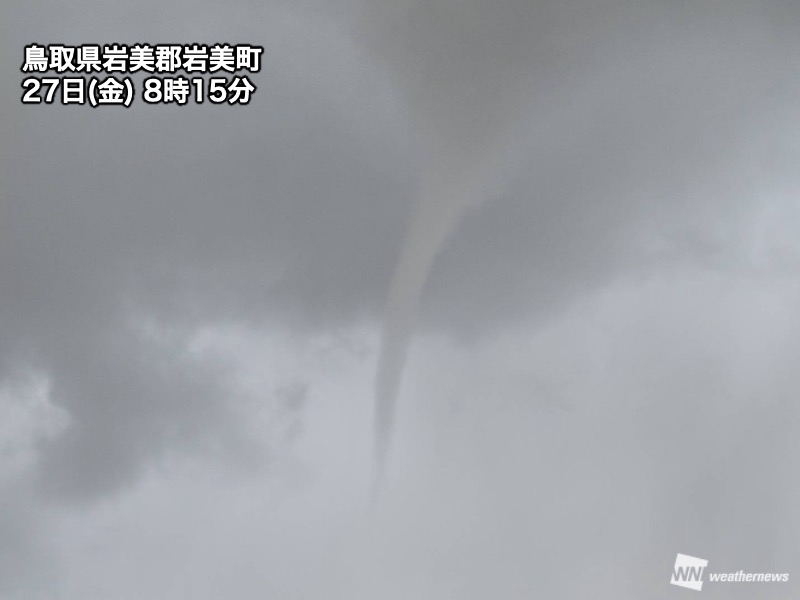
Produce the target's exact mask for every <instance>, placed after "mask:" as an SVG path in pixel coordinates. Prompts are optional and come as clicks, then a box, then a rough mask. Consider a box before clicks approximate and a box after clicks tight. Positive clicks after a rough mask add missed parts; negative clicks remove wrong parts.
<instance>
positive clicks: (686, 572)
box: [669, 553, 789, 592]
mask: <svg viewBox="0 0 800 600" xmlns="http://www.w3.org/2000/svg"><path fill="white" fill-rule="evenodd" d="M707 566H708V561H707V560H706V559H704V558H697V557H696V556H689V555H688V554H680V553H679V554H678V555H677V556H676V557H675V567H674V568H673V570H672V578H671V579H670V580H669V582H670V583H671V584H672V585H677V586H680V587H684V588H688V589H690V590H696V591H698V592H699V591H701V590H702V589H703V575H704V573H705V570H706V567H707ZM708 581H709V583H716V582H723V583H745V582H746V583H765V582H771V583H786V582H787V581H789V574H788V573H745V572H744V571H737V572H735V573H709V574H708Z"/></svg>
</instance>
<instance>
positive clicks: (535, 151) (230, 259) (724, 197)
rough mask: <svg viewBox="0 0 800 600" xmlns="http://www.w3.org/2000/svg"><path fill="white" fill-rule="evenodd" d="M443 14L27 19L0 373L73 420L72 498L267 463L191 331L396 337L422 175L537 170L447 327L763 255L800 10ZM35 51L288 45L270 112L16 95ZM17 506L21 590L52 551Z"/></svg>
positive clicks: (67, 10) (6, 175)
mask: <svg viewBox="0 0 800 600" xmlns="http://www.w3.org/2000/svg"><path fill="white" fill-rule="evenodd" d="M442 6H446V3H442V4H436V3H425V2H417V3H414V2H402V1H400V2H388V1H387V2H370V3H368V5H367V6H366V8H367V9H368V11H367V14H364V13H362V12H358V11H359V10H360V9H361V8H363V7H361V8H359V7H355V8H353V10H352V12H351V11H350V7H349V6H348V5H342V6H340V7H335V8H332V7H328V8H325V9H324V10H323V9H322V8H320V7H319V6H317V5H314V4H309V3H306V4H304V5H303V8H302V9H297V8H289V7H288V5H287V4H280V5H277V4H276V5H275V7H272V6H270V7H267V8H262V7H257V6H256V5H255V4H254V3H241V4H232V5H226V6H224V7H211V6H205V5H202V4H201V5H196V4H190V3H169V4H168V5H163V6H162V4H161V3H149V4H148V3H145V4H142V3H133V4H127V5H124V6H122V5H109V4H107V3H104V4H100V3H78V4H75V3H73V4H69V5H66V4H59V5H56V4H53V3H42V2H40V3H22V2H18V3H7V4H6V5H5V7H4V10H3V23H2V42H0V43H2V48H3V52H2V65H0V68H2V78H3V81H4V88H3V89H4V92H3V96H4V97H3V103H2V106H0V111H2V112H0V115H1V116H2V123H0V126H2V142H1V143H0V152H1V153H2V166H0V169H1V170H2V171H1V172H0V180H2V188H0V194H1V195H0V379H6V378H8V377H11V376H13V375H14V374H15V373H17V372H19V371H26V370H30V369H34V370H36V371H37V372H39V373H41V375H42V376H43V377H45V378H47V379H48V380H49V382H50V384H51V386H52V401H53V402H54V403H56V404H57V405H59V406H61V407H63V408H64V409H65V410H66V411H67V412H68V414H69V416H70V419H71V421H70V423H71V424H70V426H69V427H68V428H67V429H66V430H65V431H64V432H63V433H62V434H61V435H60V436H58V437H55V438H54V439H52V440H50V441H47V442H46V443H43V445H42V455H41V462H40V465H39V469H40V481H41V485H42V486H43V489H44V490H46V491H47V492H48V493H49V494H50V495H51V497H55V498H57V499H61V500H66V499H69V500H94V499H97V498H100V497H103V496H105V495H108V494H111V493H113V492H117V491H119V490H120V489H123V488H124V487H125V486H126V485H129V484H131V483H132V482H135V481H136V480H137V477H138V476H140V475H141V473H142V472H144V470H145V469H146V468H147V466H148V465H149V464H150V463H151V462H152V461H154V460H157V459H158V458H159V457H160V456H162V455H163V454H164V453H166V452H169V451H171V450H178V451H181V450H187V449H188V450H193V451H203V449H207V448H209V447H210V448H212V451H214V452H216V451H217V449H218V448H226V450H224V451H221V452H222V453H226V452H229V451H230V450H229V449H230V448H234V451H233V454H234V455H236V456H239V458H241V457H242V456H249V455H250V454H249V453H250V452H251V449H249V448H248V447H247V444H246V443H245V442H242V441H241V440H240V439H239V438H240V435H239V433H238V429H237V423H236V417H234V416H233V414H232V409H231V405H232V404H233V401H234V400H235V394H236V392H235V390H234V387H233V386H232V385H231V376H230V371H229V369H228V366H227V365H224V364H222V365H220V364H209V363H207V362H202V361H198V360H195V359H192V358H190V357H189V356H188V355H187V354H186V352H185V347H184V343H185V342H186V340H187V339H188V338H189V336H190V335H191V334H192V333H193V332H194V331H196V330H197V329H198V328H201V327H203V326H206V325H213V324H217V323H230V322H238V323H244V324H246V325H247V326H249V327H256V328H264V329H273V328H280V329H283V330H285V329H288V330H290V331H291V332H292V333H296V334H298V335H302V334H304V333H309V332H319V331H325V330H327V329H330V328H334V327H338V326H341V325H350V324H353V323H355V322H358V321H363V320H372V321H376V320H377V319H378V317H379V315H380V311H381V309H382V306H383V304H384V302H385V298H386V288H387V284H388V281H389V277H390V273H391V271H392V269H393V268H394V262H395V260H396V257H397V254H398V252H399V247H400V245H401V242H402V235H403V230H404V227H405V224H406V220H407V217H408V213H409V198H410V197H411V196H412V195H413V194H414V193H415V192H416V187H417V177H418V169H419V168H420V165H422V166H423V167H424V166H425V164H426V162H430V161H442V162H443V163H444V164H445V167H443V168H444V171H445V172H449V173H457V172H459V169H462V170H470V168H471V166H472V165H473V164H477V163H480V162H481V161H483V160H484V159H485V155H487V154H489V155H491V157H494V156H495V154H497V155H501V154H502V152H501V151H500V150H497V149H496V148H497V145H498V144H499V145H502V142H504V141H509V143H510V145H511V147H512V148H513V152H511V154H512V155H513V156H512V158H513V160H512V161H511V162H513V163H516V165H517V166H518V167H520V168H519V169H518V170H516V171H513V170H509V171H508V172H505V171H503V173H502V176H501V177H499V179H502V180H503V181H500V182H499V183H498V184H497V185H496V186H494V187H493V186H492V185H489V186H487V188H488V189H487V190H485V191H486V196H487V197H485V198H484V197H481V198H478V199H477V200H476V199H471V198H470V199H468V200H472V201H473V202H472V203H475V204H477V203H479V202H480V201H485V203H484V204H483V205H482V206H481V207H480V208H479V209H476V210H474V211H473V212H470V213H467V214H466V216H465V217H464V221H463V226H462V227H461V228H460V229H458V228H455V226H453V228H452V229H453V231H451V232H450V233H451V237H450V239H449V243H448V244H446V245H445V246H444V248H443V249H442V252H441V255H440V257H439V259H440V260H439V261H438V262H437V263H436V265H435V271H434V274H433V276H432V278H431V281H430V282H429V285H428V288H427V290H426V295H425V296H424V299H423V320H422V325H423V327H424V328H426V329H431V328H434V329H442V330H445V331H447V332H448V333H449V334H454V335H465V334H474V333H476V332H486V331H494V330H495V329H496V328H497V327H498V326H499V325H504V326H508V325H513V324H515V323H518V322H521V321H522V320H525V319H527V318H530V317H539V318H542V317H543V316H549V315H551V314H552V313H554V312H557V311H560V310H562V309H563V307H564V306H566V305H568V304H569V303H570V302H571V301H573V300H575V299H576V298H580V297H581V296H582V295H583V294H584V293H585V292H587V291H589V290H591V289H596V288H599V287H601V286H602V285H604V284H606V283H608V282H609V281H611V280H613V279H615V278H619V277H625V276H628V275H631V274H637V275H638V274H642V273H645V274H646V273H648V269H650V268H652V267H653V265H660V264H662V263H663V262H664V261H666V260H667V259H668V258H671V257H675V256H678V258H679V259H680V260H681V261H690V262H695V261H703V262H705V263H706V264H712V265H714V266H716V265H720V264H723V265H728V266H730V265H731V264H733V265H734V266H735V267H738V266H742V265H739V264H738V262H737V261H739V262H742V264H744V262H746V261H744V260H743V259H741V258H740V257H741V255H742V254H744V252H743V251H742V250H741V248H739V247H738V246H737V244H739V243H740V242H741V239H740V238H739V237H737V235H736V231H737V230H739V229H741V228H743V227H744V228H746V225H743V223H744V224H746V222H747V218H748V217H749V216H750V215H751V214H753V213H754V212H756V211H757V207H756V206H754V205H753V204H754V202H755V201H756V199H757V197H758V194H759V193H761V192H764V193H769V189H771V186H773V185H776V182H780V183H779V184H778V185H783V186H787V187H788V185H789V184H787V181H792V180H793V177H794V176H793V174H792V170H793V169H795V168H796V165H795V163H794V161H793V159H792V157H793V156H794V154H793V153H792V152H793V151H792V150H791V149H790V148H789V146H790V143H791V135H790V134H787V132H797V131H798V129H800V128H798V120H797V106H798V104H797V102H798V94H797V87H796V86H795V85H793V84H792V83H791V82H792V81H793V80H794V81H796V80H797V79H798V69H797V66H796V65H797V56H798V42H797V39H796V34H797V30H798V28H797V25H798V23H800V15H799V14H798V9H797V7H796V5H794V4H793V3H790V2H764V3H759V4H758V5H755V4H752V3H743V2H707V3H704V4H702V5H699V4H689V3H678V4H676V3H672V4H665V3H650V2H641V3H626V2H602V3H588V2H546V3H533V2H517V1H511V0H507V1H500V2H492V3H488V2H487V3H483V2H475V1H470V2H465V3H458V5H456V4H452V5H450V8H449V9H447V8H445V9H443V10H439V8H441V7H442ZM437 7H439V8H437ZM398 23H401V24H403V26H402V27H401V26H398ZM348 32H350V33H352V34H353V35H352V39H351V38H348ZM498 40H501V41H502V42H503V43H502V44H500V45H499V46H498V45H497V43H498V42H497V41H498ZM34 41H35V42H39V43H50V42H64V43H82V42H117V41H118V42H134V41H150V42H183V41H187V42H188V41H193V42H194V41H197V42H215V41H231V42H233V41H237V42H243V43H255V44H263V45H264V46H265V48H266V52H265V56H264V67H263V69H262V73H261V74H260V75H259V76H258V77H257V78H256V79H255V81H256V83H257V84H258V85H259V90H258V92H257V93H256V95H255V97H254V100H253V102H252V103H251V105H250V106H248V107H238V108H228V107H213V106H203V107H193V106H189V107H182V108H177V107H169V108H164V109H162V108H155V107H147V106H144V105H142V104H141V103H139V104H135V105H134V107H133V108H131V109H130V110H127V111H123V110H113V109H108V110H104V109H98V110H92V109H90V108H88V107H85V108H81V107H66V108H64V107H58V106H52V107H44V106H40V107H23V106H21V105H20V103H19V101H18V96H19V93H20V90H19V88H18V87H17V86H18V82H19V81H21V79H22V74H21V73H20V72H19V66H20V63H21V60H22V56H23V51H22V49H23V46H24V45H25V44H28V43H31V42H34ZM361 43H363V44H364V46H359V45H358V44H361ZM419 138H422V139H427V140H428V141H429V142H430V144H431V145H430V146H429V147H428V148H429V149H428V151H427V152H428V153H425V152H419V151H418V147H417V146H415V145H414V144H415V143H416V142H417V141H418V139H419ZM431 140H432V141H431ZM430 148H433V150H430ZM787 156H788V157H789V158H786V157H787ZM491 157H490V158H491ZM717 228H721V229H722V232H721V233H720V232H718V231H716V229H717ZM730 232H733V233H730ZM787 261H788V264H789V266H790V268H796V256H795V255H793V254H791V252H789V253H788V254H787ZM144 323H154V324H155V328H156V329H157V331H158V332H159V334H161V335H163V336H164V337H166V338H168V339H167V341H166V342H165V341H164V340H154V339H151V337H150V336H149V334H148V333H147V331H146V328H145V327H144V325H143V324H144ZM265 368H270V366H269V365H267V366H266V367H265ZM298 389H305V388H302V386H301V387H300V388H298ZM293 393H294V392H292V394H293ZM283 395H284V397H285V400H287V401H289V399H290V396H291V394H289V395H287V393H283ZM299 396H300V394H299V392H298V398H299ZM777 412H778V414H783V413H781V412H780V411H777ZM762 418H763V419H765V420H766V419H767V418H768V416H765V417H762ZM764 422H765V421H764ZM759 423H761V422H759ZM759 427H761V428H762V429H760V431H761V433H760V434H759V435H762V436H767V435H769V434H768V433H765V431H767V432H768V431H769V427H768V426H767V425H766V424H760V425H759ZM575 441H576V443H579V442H580V440H578V439H575ZM725 443H726V444H728V445H729V446H731V447H732V448H733V447H735V443H734V442H728V441H726V442H725ZM755 445H756V446H758V444H755ZM732 452H734V450H732ZM721 454H724V453H721ZM719 460H720V461H721V460H722V459H719ZM711 462H713V460H712V461H711ZM720 468H723V469H724V468H727V467H725V465H722V466H721V467H720ZM575 469H576V472H577V473H576V474H577V475H580V469H579V468H578V467H575ZM764 480H765V481H766V483H765V485H766V484H771V483H772V482H773V480H774V477H773V476H765V477H764ZM706 485H707V490H706V492H707V493H706V495H705V496H704V500H703V502H712V500H711V498H714V497H717V496H719V494H721V493H722V492H720V491H719V490H715V489H711V488H713V487H714V484H713V483H708V484H706ZM4 497H5V494H4ZM8 497H9V498H10V496H8ZM685 502H686V503H688V504H691V500H685ZM739 502H740V504H739V505H738V506H740V507H741V506H748V505H749V504H750V503H752V504H756V503H757V499H755V497H753V498H748V497H742V498H741V499H740V500H739ZM731 511H732V514H738V513H736V510H735V509H731ZM18 512H21V513H24V510H22V509H21V508H19V506H18V505H17V504H14V507H13V510H12V512H11V513H10V514H17V513H18ZM3 514H4V517H3V518H2V520H1V521H0V534H2V533H3V532H7V535H0V539H1V540H2V542H0V545H2V548H1V549H0V574H4V573H6V572H11V571H13V572H16V571H17V568H16V566H15V565H16V564H17V561H19V560H23V561H27V560H28V559H25V558H24V557H26V556H35V555H36V551H35V550H31V549H30V548H28V546H26V544H27V542H26V541H25V540H26V539H27V538H26V535H27V534H26V533H25V532H26V531H31V530H33V529H34V527H33V525H32V524H31V523H30V520H29V519H25V518H21V519H19V520H16V519H14V520H11V521H9V520H7V517H6V516H5V515H6V514H9V513H6V512H5V511H3ZM12 526H13V527H12ZM31 539H33V538H32V537H31ZM26 548H27V549H26ZM9 557H11V558H9ZM20 557H23V558H22V559H20ZM30 560H33V559H32V558H31V559H30Z"/></svg>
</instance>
